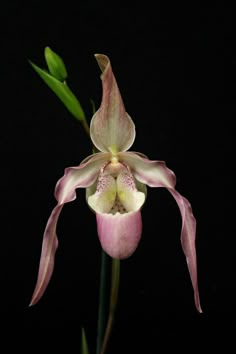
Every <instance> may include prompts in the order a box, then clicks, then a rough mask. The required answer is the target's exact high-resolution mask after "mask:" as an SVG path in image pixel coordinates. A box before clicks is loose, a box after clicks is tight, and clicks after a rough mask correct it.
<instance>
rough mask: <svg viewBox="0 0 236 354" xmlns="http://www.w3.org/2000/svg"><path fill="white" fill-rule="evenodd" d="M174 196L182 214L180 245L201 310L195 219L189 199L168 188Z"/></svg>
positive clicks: (200, 310) (197, 306)
mask: <svg viewBox="0 0 236 354" xmlns="http://www.w3.org/2000/svg"><path fill="white" fill-rule="evenodd" d="M168 190H169V192H170V193H171V194H172V195H173V197H174V198H175V200H176V202H177V204H178V206H179V210H180V213H181V216H182V230H181V245H182V248H183V251H184V254H185V257H186V261H187V265H188V270H189V274H190V278H191V282H192V285H193V289H194V301H195V305H196V308H197V310H198V311H199V312H202V309H201V305H200V298H199V291H198V279H197V256H196V246H195V238H196V219H195V217H194V216H193V212H192V207H191V205H190V203H189V201H188V200H187V199H186V198H184V197H183V196H182V195H180V194H179V193H178V192H177V191H176V190H175V189H172V188H168Z"/></svg>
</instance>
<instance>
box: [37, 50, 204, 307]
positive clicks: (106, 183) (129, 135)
mask: <svg viewBox="0 0 236 354" xmlns="http://www.w3.org/2000/svg"><path fill="white" fill-rule="evenodd" d="M96 59H97V62H98V65H99V66H100V69H101V71H102V74H101V79H102V86H103V95H102V102H101V106H100V108H99V109H98V111H97V112H96V113H95V114H94V116H93V118H92V120H91V124H90V136H91V140H92V142H93V144H94V146H95V147H96V148H97V150H98V151H99V152H98V153H95V154H93V155H91V156H89V157H87V158H86V159H85V160H84V161H82V163H81V164H80V165H79V166H76V167H68V168H66V169H65V174H64V176H63V177H62V178H61V179H60V180H59V181H58V182H57V185H56V188H55V198H56V200H57V205H56V206H55V208H54V209H53V211H52V213H51V215H50V217H49V220H48V222H47V225H46V229H45V232H44V237H43V245H42V253H41V259H40V266H39V274H38V280H37V284H36V287H35V290H34V294H33V297H32V300H31V305H33V304H35V303H37V302H38V300H39V299H40V298H41V296H42V295H43V293H44V291H45V289H46V287H47V285H48V283H49V280H50V278H51V275H52V272H53V267H54V258H55V252H56V249H57V246H58V240H57V235H56V227H57V221H58V217H59V215H60V212H61V210H62V207H63V205H64V204H65V203H69V202H71V201H72V200H74V199H75V198H76V188H86V199H87V203H88V205H89V206H90V208H91V209H92V210H93V211H94V212H95V214H96V218H97V230H98V237H99V239H100V242H101V246H102V248H103V249H104V251H105V252H106V253H107V254H108V255H110V256H111V257H113V258H118V259H123V258H127V257H129V256H131V255H132V254H133V252H134V251H135V249H136V248H137V246H138V243H139V241H140V238H141V233H142V217H141V208H142V205H143V204H144V202H145V198H146V186H149V187H165V188H167V189H168V191H169V192H170V193H171V194H172V196H173V197H174V199H175V200H176V203H177V205H178V207H179V210H180V213H181V217H182V230H181V244H182V248H183V252H184V254H185V256H186V260H187V265H188V269H189V273H190V277H191V281H192V286H193V289H194V299H195V305H196V308H197V310H198V311H199V312H201V306H200V300H199V292H198V281H197V260H196V249H195V235H196V220H195V218H194V216H193V213H192V208H191V205H190V203H189V202H188V200H187V199H186V198H184V197H183V196H181V195H180V194H179V193H178V192H177V191H176V189H175V183H176V179H175V175H174V173H173V172H172V171H171V170H170V169H168V168H167V167H166V165H165V162H163V161H151V160H149V159H148V158H147V157H146V156H145V155H143V154H141V153H137V152H131V151H127V150H128V149H129V148H130V147H131V146H132V144H133V142H134V139H135V126H134V123H133V121H132V119H131V118H130V116H129V115H128V114H127V112H126V111H125V107H124V104H123V101H122V98H121V95H120V91H119V88H118V86H117V82H116V79H115V76H114V74H113V71H112V67H111V64H110V61H109V58H108V57H107V56H105V55H102V54H97V55H96Z"/></svg>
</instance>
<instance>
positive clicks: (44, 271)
mask: <svg viewBox="0 0 236 354" xmlns="http://www.w3.org/2000/svg"><path fill="white" fill-rule="evenodd" d="M106 157H107V156H106V154H97V155H94V156H93V157H92V158H91V159H90V160H89V161H87V162H86V163H84V164H81V165H80V166H77V167H69V168H67V169H66V170H65V175H64V176H63V177H62V178H61V179H60V180H59V181H58V182H57V185H56V189H55V197H56V199H57V202H58V204H57V205H56V207H55V208H54V209H53V211H52V213H51V215H50V217H49V219H48V222H47V225H46V228H45V231H44V236H43V244H42V251H41V258H40V265H39V272H38V279H37V283H36V287H35V290H34V293H33V296H32V299H31V303H30V305H34V304H36V303H37V302H38V301H39V299H40V298H41V297H42V295H43V293H44V291H45V289H46V288H47V285H48V283H49V281H50V278H51V276H52V272H53V268H54V257H55V252H56V249H57V246H58V240H57V235H56V227H57V221H58V217H59V215H60V212H61V210H62V207H63V205H64V203H68V202H71V201H72V200H74V199H75V198H76V192H75V189H76V188H86V187H88V186H90V185H91V184H93V183H94V182H95V180H96V178H97V176H98V173H99V170H100V168H101V166H102V165H103V164H104V162H105V160H106Z"/></svg>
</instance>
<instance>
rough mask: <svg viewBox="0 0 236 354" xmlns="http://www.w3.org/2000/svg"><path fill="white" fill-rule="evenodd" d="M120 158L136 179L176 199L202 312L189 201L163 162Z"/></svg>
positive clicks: (129, 154)
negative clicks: (166, 192) (179, 189)
mask: <svg viewBox="0 0 236 354" xmlns="http://www.w3.org/2000/svg"><path fill="white" fill-rule="evenodd" d="M119 156H120V158H121V159H122V160H123V161H124V162H125V163H127V164H128V165H129V166H130V168H131V170H132V173H133V174H134V176H135V178H137V179H138V180H139V181H140V182H142V183H146V184H147V185H148V186H150V187H165V188H167V189H168V190H169V192H170V193H171V194H172V196H173V197H174V198H175V200H176V202H177V204H178V207H179V210H180V213H181V217H182V229H181V244H182V248H183V251H184V254H185V256H186V261H187V265H188V270H189V274H190V278H191V282H192V286H193V289H194V300H195V305H196V308H197V310H198V311H199V312H202V310H201V305H200V299H199V291H198V281H197V257H196V247H195V238H196V220H195V218H194V216H193V212H192V208H191V205H190V203H189V201H188V200H187V199H186V198H184V197H183V196H182V195H181V194H180V193H178V192H177V191H176V190H175V189H174V186H175V175H174V173H173V172H172V171H171V170H169V169H168V168H167V167H166V165H165V163H164V162H162V161H150V160H148V159H146V158H142V157H140V156H137V155H135V154H134V153H132V152H125V153H122V154H119Z"/></svg>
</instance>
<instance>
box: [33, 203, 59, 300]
mask: <svg viewBox="0 0 236 354" xmlns="http://www.w3.org/2000/svg"><path fill="white" fill-rule="evenodd" d="M62 207H63V204H62V205H57V206H56V207H55V208H54V209H53V211H52V213H51V215H50V218H49V219H48V222H47V226H46V229H45V232H44V236H43V245H42V251H41V257H40V264H39V273H38V279H37V284H36V287H35V290H34V293H33V296H32V299H31V302H30V306H31V305H34V304H36V303H37V302H38V301H39V299H40V298H41V297H42V295H43V293H44V291H45V289H46V287H47V285H48V283H49V280H50V279H51V276H52V272H53V268H54V258H55V253H56V250H57V247H58V239H57V236H56V225H57V221H58V217H59V215H60V212H61V209H62Z"/></svg>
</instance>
